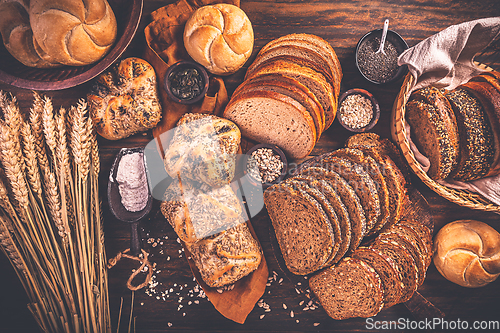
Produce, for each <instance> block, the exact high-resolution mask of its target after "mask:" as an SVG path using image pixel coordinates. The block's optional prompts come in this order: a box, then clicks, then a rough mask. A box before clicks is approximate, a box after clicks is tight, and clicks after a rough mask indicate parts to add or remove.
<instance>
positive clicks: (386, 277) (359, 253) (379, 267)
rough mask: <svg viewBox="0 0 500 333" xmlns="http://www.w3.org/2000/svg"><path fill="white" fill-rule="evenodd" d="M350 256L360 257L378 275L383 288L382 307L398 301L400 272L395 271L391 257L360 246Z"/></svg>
mask: <svg viewBox="0 0 500 333" xmlns="http://www.w3.org/2000/svg"><path fill="white" fill-rule="evenodd" d="M351 257H352V258H355V259H360V260H363V261H364V262H366V263H367V264H368V265H370V266H371V267H373V269H374V270H375V272H377V274H378V275H379V276H380V279H381V281H382V289H383V290H384V307H385V308H388V307H391V306H393V305H395V304H397V303H398V302H399V300H400V299H401V294H402V291H403V289H404V284H403V281H402V277H401V275H400V273H399V272H398V271H397V267H396V263H395V262H394V261H393V260H392V258H391V257H389V256H387V255H386V254H384V253H383V252H380V251H378V250H376V249H373V248H369V247H365V246H360V247H358V248H357V249H356V251H354V253H353V254H352V255H351Z"/></svg>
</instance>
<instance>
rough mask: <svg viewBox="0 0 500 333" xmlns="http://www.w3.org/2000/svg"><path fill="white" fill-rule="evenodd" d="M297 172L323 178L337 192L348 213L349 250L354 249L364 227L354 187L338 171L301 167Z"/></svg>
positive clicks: (362, 211) (359, 240)
mask: <svg viewBox="0 0 500 333" xmlns="http://www.w3.org/2000/svg"><path fill="white" fill-rule="evenodd" d="M299 174H300V175H303V176H308V177H312V178H315V179H317V180H325V181H327V182H329V185H330V186H331V187H332V188H333V190H334V191H335V192H337V194H338V195H339V197H340V198H341V200H342V203H343V204H344V205H345V207H346V208H347V211H348V213H349V221H350V232H351V240H350V244H349V251H354V250H355V249H356V248H357V247H358V245H359V244H360V243H361V240H362V239H363V236H364V230H365V229H366V217H365V211H364V209H363V206H362V205H361V201H360V199H359V197H358V195H357V194H356V192H355V191H354V189H353V188H352V187H351V186H350V185H349V184H348V183H347V181H346V180H345V179H344V178H342V177H341V176H340V175H339V174H338V173H336V172H334V171H330V170H327V169H325V168H320V167H308V168H304V169H302V170H301V171H300V173H299Z"/></svg>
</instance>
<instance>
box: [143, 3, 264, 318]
mask: <svg viewBox="0 0 500 333" xmlns="http://www.w3.org/2000/svg"><path fill="white" fill-rule="evenodd" d="M215 3H229V4H232V5H235V6H238V7H239V5H240V1H239V0H227V1H221V0H198V1H196V0H179V1H177V2H176V3H173V4H170V5H167V6H165V7H162V8H160V9H158V10H157V11H155V12H153V13H152V14H151V19H152V21H151V23H150V24H149V25H148V26H147V27H146V28H145V29H144V34H145V37H146V42H147V46H146V50H145V53H144V59H145V60H146V61H148V62H149V63H150V64H151V65H152V66H153V67H154V69H155V71H156V75H157V78H158V82H159V84H160V87H159V88H160V89H159V92H160V99H161V102H162V107H163V116H162V120H161V121H160V123H159V124H158V125H157V127H156V128H154V129H153V136H154V137H155V139H156V143H157V147H158V150H159V152H160V154H161V156H162V158H163V152H164V148H165V147H166V146H167V144H168V141H169V140H170V137H169V136H168V135H162V134H164V133H166V132H168V131H169V130H171V129H173V128H174V127H175V124H176V123H177V121H178V120H179V119H180V118H181V117H182V116H183V115H184V114H185V113H189V112H191V113H210V114H215V115H221V114H222V111H223V110H224V107H225V106H226V104H227V102H228V101H229V97H228V94H227V90H226V87H225V84H224V81H223V80H222V78H220V77H216V76H212V75H211V76H210V84H209V86H210V87H209V91H208V92H207V94H206V95H205V98H204V99H203V100H202V101H201V102H199V103H196V104H194V105H183V104H178V103H175V102H173V101H172V100H171V99H170V98H169V97H168V96H167V94H166V92H165V90H164V89H163V78H164V76H165V73H166V72H167V69H168V68H169V67H170V66H171V65H173V64H174V63H176V62H177V61H180V60H192V59H191V58H190V57H189V55H188V53H187V51H186V49H185V48H184V44H183V40H182V34H183V31H184V25H185V23H186V21H187V19H188V18H189V16H190V15H191V14H192V13H193V12H194V11H195V10H196V9H197V8H199V7H201V6H204V5H208V4H215ZM170 133H171V132H170ZM160 136H161V139H160ZM248 226H249V228H250V231H251V232H252V235H253V236H254V237H255V239H257V236H256V235H255V232H254V230H253V228H252V225H251V223H250V221H249V222H248ZM184 248H185V249H186V247H184ZM186 252H187V250H186ZM187 256H188V257H189V256H190V255H189V254H187ZM188 262H189V265H190V267H191V271H192V272H193V275H194V276H195V278H196V280H197V282H198V283H199V284H200V286H201V287H202V288H203V290H204V291H205V294H206V295H207V296H208V298H209V299H210V302H211V303H212V304H213V305H214V307H215V308H216V309H217V311H219V312H220V313H221V314H222V315H223V316H224V317H226V318H228V319H231V320H233V321H235V322H237V323H240V324H243V323H244V322H245V320H246V318H247V316H248V314H249V313H250V312H251V311H252V309H253V308H254V306H255V304H256V303H257V301H258V300H259V299H260V298H261V297H262V295H263V294H264V291H265V289H266V283H267V278H268V276H269V270H268V268H267V263H266V260H265V258H264V256H263V257H262V261H261V263H260V265H259V267H258V268H257V270H255V271H254V272H253V273H251V274H249V275H248V276H246V277H244V278H242V279H241V280H239V281H238V282H236V283H235V287H234V289H232V290H228V291H224V292H223V293H222V294H221V293H219V292H217V289H216V288H210V287H208V286H207V285H206V284H205V283H204V282H203V280H202V278H201V275H200V273H199V271H198V269H197V267H196V265H195V264H194V262H193V260H188Z"/></svg>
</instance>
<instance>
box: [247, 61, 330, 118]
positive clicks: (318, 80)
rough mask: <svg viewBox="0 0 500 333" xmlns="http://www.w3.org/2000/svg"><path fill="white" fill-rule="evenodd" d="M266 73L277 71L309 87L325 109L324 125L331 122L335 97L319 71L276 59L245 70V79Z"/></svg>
mask: <svg viewBox="0 0 500 333" xmlns="http://www.w3.org/2000/svg"><path fill="white" fill-rule="evenodd" d="M268 73H278V74H282V75H285V76H288V77H291V78H293V79H296V80H297V81H299V82H300V83H302V84H303V85H305V86H306V87H307V88H309V90H311V92H312V93H313V94H314V95H315V96H316V97H317V98H318V100H319V101H320V103H321V105H322V106H323V109H324V110H325V117H326V124H327V126H326V127H328V124H329V123H331V122H333V119H334V118H335V115H336V112H337V99H336V98H335V97H334V94H333V88H332V86H331V85H330V84H329V83H328V82H327V81H326V79H325V77H324V76H323V75H322V74H321V73H319V72H317V71H315V70H313V69H311V68H309V67H307V66H301V65H298V64H297V63H295V62H293V61H286V60H277V61H272V62H270V63H266V64H265V65H264V64H263V65H262V66H259V67H258V68H256V69H255V71H253V72H251V73H249V72H248V71H247V73H246V75H245V80H249V79H251V78H253V77H255V76H259V75H262V74H268ZM332 118H333V119H332Z"/></svg>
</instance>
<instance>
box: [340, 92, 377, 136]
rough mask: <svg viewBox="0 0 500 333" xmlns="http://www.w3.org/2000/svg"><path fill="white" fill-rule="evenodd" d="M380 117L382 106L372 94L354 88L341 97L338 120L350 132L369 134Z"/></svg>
mask: <svg viewBox="0 0 500 333" xmlns="http://www.w3.org/2000/svg"><path fill="white" fill-rule="evenodd" d="M379 117H380V106H379V104H378V101H377V100H376V99H375V97H374V96H373V95H372V94H371V93H370V92H368V91H366V90H364V89H359V88H354V89H350V90H347V91H346V92H344V93H343V94H342V95H340V98H339V106H338V111H337V118H338V120H339V123H340V124H341V125H342V127H344V128H345V129H347V130H348V131H351V132H356V133H362V132H367V131H369V130H371V129H372V128H373V126H375V125H376V124H377V122H378V119H379Z"/></svg>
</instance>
